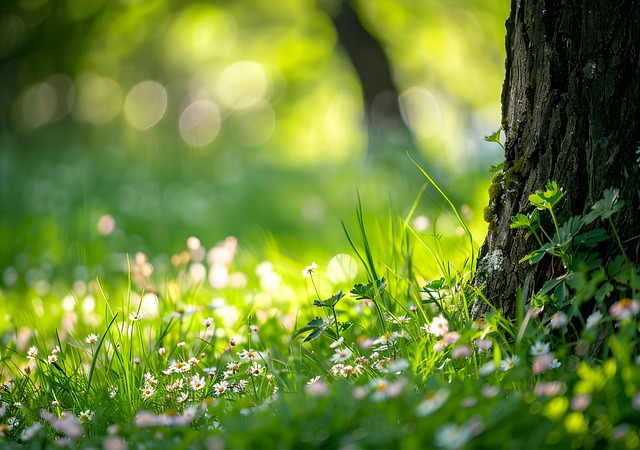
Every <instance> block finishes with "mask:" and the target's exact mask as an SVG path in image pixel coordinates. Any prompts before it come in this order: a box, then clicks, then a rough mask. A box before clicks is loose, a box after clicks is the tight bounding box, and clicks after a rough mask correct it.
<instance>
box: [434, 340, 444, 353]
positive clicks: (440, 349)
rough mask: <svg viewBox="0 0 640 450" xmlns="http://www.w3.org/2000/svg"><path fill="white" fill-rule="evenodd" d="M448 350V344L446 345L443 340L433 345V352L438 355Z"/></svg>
mask: <svg viewBox="0 0 640 450" xmlns="http://www.w3.org/2000/svg"><path fill="white" fill-rule="evenodd" d="M446 349H447V344H445V342H444V340H443V339H440V340H439V341H438V342H436V343H435V344H433V351H434V352H436V353H441V352H443V351H445V350H446Z"/></svg>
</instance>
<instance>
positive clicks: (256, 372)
mask: <svg viewBox="0 0 640 450" xmlns="http://www.w3.org/2000/svg"><path fill="white" fill-rule="evenodd" d="M263 372H264V367H262V364H259V363H257V362H255V361H254V362H253V363H252V364H251V366H249V368H248V369H247V375H249V376H251V377H258V376H260V375H262V373H263Z"/></svg>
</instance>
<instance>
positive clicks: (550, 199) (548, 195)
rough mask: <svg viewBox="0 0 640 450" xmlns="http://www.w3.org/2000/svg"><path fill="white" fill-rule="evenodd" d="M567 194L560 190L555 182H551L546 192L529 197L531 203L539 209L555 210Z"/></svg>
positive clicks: (537, 192)
mask: <svg viewBox="0 0 640 450" xmlns="http://www.w3.org/2000/svg"><path fill="white" fill-rule="evenodd" d="M564 195H565V193H564V192H563V191H562V189H560V188H558V184H557V183H556V182H555V181H549V182H547V185H546V190H544V191H536V192H535V193H534V194H531V195H530V196H529V202H530V203H531V204H532V205H533V206H535V207H536V208H538V209H549V210H550V209H553V207H554V206H556V205H557V204H558V202H559V201H560V200H561V199H562V198H563V197H564Z"/></svg>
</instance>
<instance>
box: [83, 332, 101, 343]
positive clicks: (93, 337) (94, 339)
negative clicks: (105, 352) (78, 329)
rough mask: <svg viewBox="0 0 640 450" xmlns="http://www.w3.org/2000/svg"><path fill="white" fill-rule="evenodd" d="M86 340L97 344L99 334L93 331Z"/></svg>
mask: <svg viewBox="0 0 640 450" xmlns="http://www.w3.org/2000/svg"><path fill="white" fill-rule="evenodd" d="M85 342H86V343H87V344H95V343H96V342H98V335H97V334H93V333H91V334H90V335H89V336H87V337H86V339H85Z"/></svg>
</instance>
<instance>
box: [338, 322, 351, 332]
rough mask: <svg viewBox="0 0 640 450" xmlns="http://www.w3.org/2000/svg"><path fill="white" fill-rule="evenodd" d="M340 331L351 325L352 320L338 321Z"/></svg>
mask: <svg viewBox="0 0 640 450" xmlns="http://www.w3.org/2000/svg"><path fill="white" fill-rule="evenodd" d="M338 325H339V326H340V331H346V330H348V329H349V328H351V327H352V326H353V322H338Z"/></svg>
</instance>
